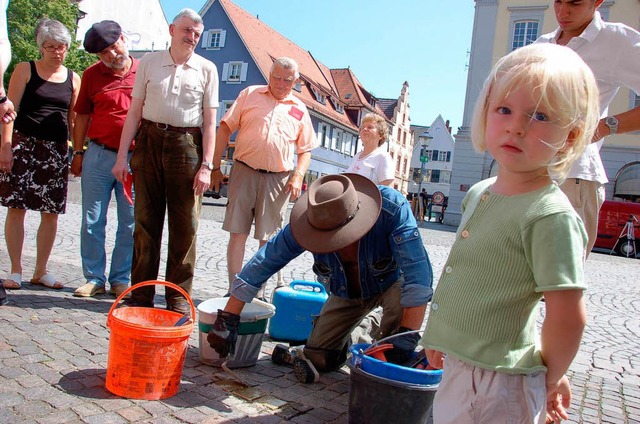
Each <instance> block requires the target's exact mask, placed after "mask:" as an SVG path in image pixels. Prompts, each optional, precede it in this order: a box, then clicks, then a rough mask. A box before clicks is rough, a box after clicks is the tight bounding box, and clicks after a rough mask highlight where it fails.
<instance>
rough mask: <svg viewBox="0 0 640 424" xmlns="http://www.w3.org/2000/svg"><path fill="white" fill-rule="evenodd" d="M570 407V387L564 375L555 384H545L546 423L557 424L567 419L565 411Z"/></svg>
mask: <svg viewBox="0 0 640 424" xmlns="http://www.w3.org/2000/svg"><path fill="white" fill-rule="evenodd" d="M569 406H571V386H570V385H569V379H568V378H567V376H566V375H563V376H562V378H561V379H560V380H559V381H558V382H557V383H555V384H547V422H548V423H549V422H554V423H559V422H560V420H566V419H568V418H569V415H567V409H568V408H569Z"/></svg>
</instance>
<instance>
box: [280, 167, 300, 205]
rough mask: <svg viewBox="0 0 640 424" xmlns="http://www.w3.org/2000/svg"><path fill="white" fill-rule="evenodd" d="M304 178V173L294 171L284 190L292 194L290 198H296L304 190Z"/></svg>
mask: <svg viewBox="0 0 640 424" xmlns="http://www.w3.org/2000/svg"><path fill="white" fill-rule="evenodd" d="M302 179H303V178H302V175H300V174H299V173H297V172H294V173H293V175H291V177H290V178H289V181H287V185H286V186H285V188H284V191H285V192H286V193H289V194H290V196H289V199H290V200H296V199H297V198H298V197H299V196H300V192H301V191H302Z"/></svg>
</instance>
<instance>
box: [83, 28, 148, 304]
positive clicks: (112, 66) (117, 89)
mask: <svg viewBox="0 0 640 424" xmlns="http://www.w3.org/2000/svg"><path fill="white" fill-rule="evenodd" d="M84 48H85V50H86V51H87V52H89V53H95V54H97V55H98V57H99V58H100V61H99V62H98V63H96V64H94V65H92V66H91V67H89V68H87V70H85V71H84V73H83V74H82V85H81V86H80V94H79V95H78V100H77V102H76V105H75V109H74V110H75V112H76V113H77V115H76V119H75V126H74V130H73V160H72V162H71V173H72V174H73V175H74V176H76V177H79V176H81V175H82V181H81V186H82V225H81V227H80V256H81V257H82V272H83V274H84V278H85V280H86V283H85V284H84V285H83V286H81V287H79V288H78V289H76V291H75V292H73V295H74V296H77V297H91V296H95V295H97V294H104V293H105V284H106V282H107V276H106V265H107V263H106V262H107V253H106V251H105V227H106V225H107V210H108V209H109V201H110V200H111V193H113V194H114V195H115V198H116V210H117V214H118V229H117V231H116V240H115V246H114V248H113V252H112V253H111V264H110V269H109V277H108V280H109V284H110V292H111V293H112V294H115V295H116V296H119V295H120V294H122V292H124V291H125V290H126V288H127V287H128V286H129V280H130V275H131V256H132V255H133V205H132V204H131V203H130V201H129V200H127V198H126V195H125V187H124V185H123V184H122V183H121V182H119V181H117V180H116V178H115V177H114V176H113V174H112V173H111V168H113V165H114V164H115V163H116V157H117V154H118V146H119V145H120V135H121V134H122V127H123V125H124V120H125V118H126V117H127V112H128V111H129V106H130V105H131V92H132V91H133V83H134V81H135V78H136V70H137V69H138V61H137V60H136V59H134V58H133V57H131V56H129V51H128V49H127V46H126V41H125V39H124V35H123V34H122V29H121V28H120V25H118V23H117V22H114V21H102V22H98V23H95V24H93V25H92V26H91V28H89V30H88V31H87V34H86V35H85V37H84ZM87 135H88V136H89V138H90V139H91V142H90V143H89V147H88V148H87V150H86V151H85V150H84V142H85V138H86V137H87ZM132 147H133V146H132Z"/></svg>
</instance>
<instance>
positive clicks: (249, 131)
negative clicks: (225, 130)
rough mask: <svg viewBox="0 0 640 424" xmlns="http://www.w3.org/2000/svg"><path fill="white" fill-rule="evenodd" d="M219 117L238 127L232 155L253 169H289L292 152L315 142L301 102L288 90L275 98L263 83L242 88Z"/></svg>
mask: <svg viewBox="0 0 640 424" xmlns="http://www.w3.org/2000/svg"><path fill="white" fill-rule="evenodd" d="M222 121H223V122H225V123H226V124H227V125H228V126H229V129H230V130H231V132H232V133H233V132H235V131H236V130H238V134H237V135H236V139H235V143H236V146H235V151H234V154H233V157H234V159H237V160H240V161H242V162H244V163H246V164H247V165H249V166H250V167H252V168H255V169H266V170H267V171H273V172H281V171H291V170H293V169H294V166H295V162H294V159H295V156H296V155H298V154H301V153H305V152H309V151H311V150H313V149H314V148H315V147H316V146H317V141H316V137H315V133H314V131H313V125H312V124H311V118H310V117H309V112H308V111H307V107H306V106H305V105H304V103H302V101H301V100H299V99H298V98H297V97H295V96H293V95H292V94H289V95H288V96H287V97H285V98H284V99H283V100H277V99H276V98H275V97H273V95H272V94H271V92H270V91H269V87H268V86H266V85H253V86H251V87H247V88H245V89H244V90H242V91H241V92H240V94H239V95H238V98H237V99H236V101H235V102H234V103H233V105H232V106H231V108H230V109H229V110H228V111H227V113H226V114H225V115H224V117H223V118H222Z"/></svg>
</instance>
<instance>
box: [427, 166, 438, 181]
mask: <svg viewBox="0 0 640 424" xmlns="http://www.w3.org/2000/svg"><path fill="white" fill-rule="evenodd" d="M427 181H431V182H432V183H439V182H440V170H439V169H432V170H431V178H429V179H427Z"/></svg>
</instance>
